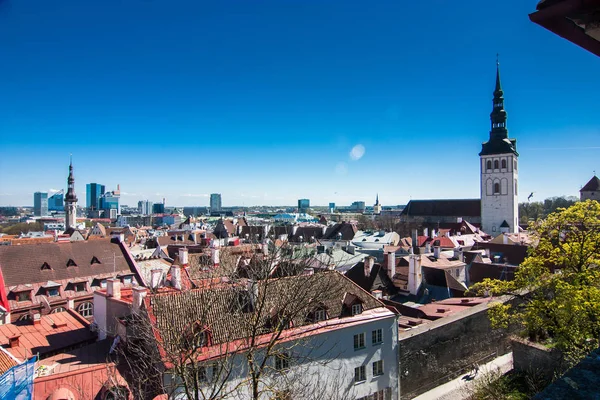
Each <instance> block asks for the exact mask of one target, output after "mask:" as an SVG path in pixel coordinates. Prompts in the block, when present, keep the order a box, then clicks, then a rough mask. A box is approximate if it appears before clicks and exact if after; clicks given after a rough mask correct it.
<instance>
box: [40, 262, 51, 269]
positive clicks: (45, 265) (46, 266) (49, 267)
mask: <svg viewBox="0 0 600 400" xmlns="http://www.w3.org/2000/svg"><path fill="white" fill-rule="evenodd" d="M40 269H41V270H42V271H50V270H52V267H51V266H50V264H48V263H47V262H44V263H43V264H42V268H40Z"/></svg>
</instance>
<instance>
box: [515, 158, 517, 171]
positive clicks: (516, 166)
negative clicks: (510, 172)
mask: <svg viewBox="0 0 600 400" xmlns="http://www.w3.org/2000/svg"><path fill="white" fill-rule="evenodd" d="M514 164H515V166H514V170H515V171H516V170H517V160H515V162H514Z"/></svg>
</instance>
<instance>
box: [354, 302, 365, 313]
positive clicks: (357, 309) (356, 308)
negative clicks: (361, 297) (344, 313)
mask: <svg viewBox="0 0 600 400" xmlns="http://www.w3.org/2000/svg"><path fill="white" fill-rule="evenodd" d="M362 312H363V308H362V304H360V303H357V304H352V315H358V314H361V313H362Z"/></svg>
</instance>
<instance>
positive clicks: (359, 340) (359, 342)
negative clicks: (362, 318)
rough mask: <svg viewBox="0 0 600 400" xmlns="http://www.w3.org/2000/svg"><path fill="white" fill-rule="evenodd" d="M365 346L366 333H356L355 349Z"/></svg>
mask: <svg viewBox="0 0 600 400" xmlns="http://www.w3.org/2000/svg"><path fill="white" fill-rule="evenodd" d="M364 348H365V334H364V333H359V334H357V335H354V350H360V349H364Z"/></svg>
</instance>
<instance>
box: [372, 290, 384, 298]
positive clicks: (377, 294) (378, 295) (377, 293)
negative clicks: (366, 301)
mask: <svg viewBox="0 0 600 400" xmlns="http://www.w3.org/2000/svg"><path fill="white" fill-rule="evenodd" d="M371 294H372V295H373V297H375V298H376V299H381V298H383V292H382V291H381V290H373V291H372V292H371Z"/></svg>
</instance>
